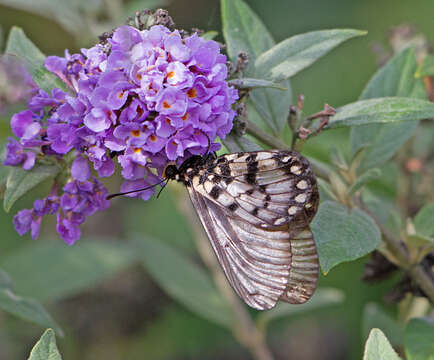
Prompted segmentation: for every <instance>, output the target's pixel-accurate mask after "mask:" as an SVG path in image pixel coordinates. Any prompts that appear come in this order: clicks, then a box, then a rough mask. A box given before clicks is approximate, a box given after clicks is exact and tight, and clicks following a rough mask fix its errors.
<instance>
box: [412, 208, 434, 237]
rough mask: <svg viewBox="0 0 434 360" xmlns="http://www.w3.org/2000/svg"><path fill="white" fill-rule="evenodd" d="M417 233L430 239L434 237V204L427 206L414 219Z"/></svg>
mask: <svg viewBox="0 0 434 360" xmlns="http://www.w3.org/2000/svg"><path fill="white" fill-rule="evenodd" d="M414 226H415V228H416V232H417V233H419V234H422V235H425V236H428V237H433V236H434V203H430V204H426V205H425V206H424V207H423V208H422V209H420V210H419V212H418V213H417V214H416V217H415V218H414Z"/></svg>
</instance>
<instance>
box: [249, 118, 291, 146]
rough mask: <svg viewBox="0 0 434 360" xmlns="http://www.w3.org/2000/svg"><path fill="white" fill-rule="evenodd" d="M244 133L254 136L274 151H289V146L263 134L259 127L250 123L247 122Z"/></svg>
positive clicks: (267, 134)
mask: <svg viewBox="0 0 434 360" xmlns="http://www.w3.org/2000/svg"><path fill="white" fill-rule="evenodd" d="M246 131H247V132H248V133H249V134H250V135H252V136H254V137H255V138H257V139H258V140H261V141H262V142H263V143H264V144H267V145H269V146H271V147H272V148H274V149H289V146H288V145H287V144H285V143H284V142H283V141H282V140H280V139H279V138H277V137H275V136H273V135H270V134H269V133H267V132H265V131H264V130H262V129H261V128H260V127H258V126H256V125H255V124H253V123H252V122H251V121H247V128H246Z"/></svg>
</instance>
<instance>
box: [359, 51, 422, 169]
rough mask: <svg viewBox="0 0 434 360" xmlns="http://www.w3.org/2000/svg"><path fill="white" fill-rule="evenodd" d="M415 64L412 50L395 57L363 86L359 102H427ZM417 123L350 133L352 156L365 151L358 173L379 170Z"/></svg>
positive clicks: (364, 128) (374, 126)
mask: <svg viewBox="0 0 434 360" xmlns="http://www.w3.org/2000/svg"><path fill="white" fill-rule="evenodd" d="M416 68H417V60H416V56H415V53H414V50H413V49H411V48H407V49H405V50H403V51H402V52H400V53H399V54H397V55H395V56H394V57H393V58H392V59H391V60H390V61H389V62H388V63H387V64H386V65H384V66H383V67H382V68H381V69H379V70H378V71H377V72H376V74H375V75H374V76H373V77H372V79H371V80H370V81H369V83H368V84H367V85H366V87H365V89H364V91H363V93H362V95H361V96H360V100H366V99H371V98H380V97H385V96H400V97H410V98H416V99H426V91H425V86H424V84H423V81H422V80H421V79H416V78H415V77H414V73H415V71H416ZM417 125H418V122H417V121H413V122H403V123H397V124H368V125H363V126H360V127H354V128H352V129H351V144H352V149H353V153H357V152H358V151H359V150H360V149H361V148H363V147H365V152H364V154H363V157H362V159H361V164H360V170H361V171H363V170H366V169H368V168H371V167H374V166H378V165H380V164H382V163H384V162H386V161H387V160H389V159H390V158H391V157H392V156H393V154H395V152H396V151H397V150H398V149H399V148H400V147H401V146H402V145H403V144H404V143H405V142H406V141H407V140H408V139H409V138H410V137H411V136H412V135H413V133H414V131H415V129H416V127H417Z"/></svg>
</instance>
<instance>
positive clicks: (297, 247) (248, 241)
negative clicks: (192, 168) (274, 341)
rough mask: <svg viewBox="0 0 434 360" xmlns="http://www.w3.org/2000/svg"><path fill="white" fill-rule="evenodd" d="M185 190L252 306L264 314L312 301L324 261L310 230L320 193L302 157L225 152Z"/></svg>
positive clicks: (234, 284) (224, 265)
mask: <svg viewBox="0 0 434 360" xmlns="http://www.w3.org/2000/svg"><path fill="white" fill-rule="evenodd" d="M187 176H188V172H187ZM187 187H188V189H189V193H190V197H191V200H192V202H193V205H194V206H195V208H196V210H197V212H198V214H199V217H200V219H201V222H202V224H203V226H204V228H205V230H206V232H207V234H208V237H209V238H210V240H211V244H212V246H213V248H214V251H215V253H216V255H217V258H218V260H219V262H220V264H221V265H222V268H223V270H224V272H225V274H226V277H227V278H228V280H229V282H230V283H231V285H232V287H233V288H234V289H235V291H236V292H237V294H238V295H239V296H240V297H241V298H242V299H243V300H244V301H245V302H246V303H247V304H248V305H250V306H251V307H253V308H256V309H259V310H264V309H270V308H272V307H274V305H275V304H276V302H277V301H278V300H279V299H282V300H284V301H287V302H290V303H303V302H305V301H306V300H308V299H309V298H310V297H311V296H312V294H313V292H314V290H315V288H316V281H317V273H318V257H317V254H316V249H315V243H314V241H313V236H312V233H311V232H310V230H309V227H308V225H309V222H310V221H311V219H312V217H313V215H314V213H315V211H316V207H317V203H318V191H317V188H316V183H315V179H314V177H313V175H312V172H311V170H310V167H309V164H308V163H307V161H306V160H305V159H304V158H302V157H301V156H300V155H299V154H297V153H294V152H289V151H259V152H253V153H237V154H229V155H224V156H221V157H219V158H217V159H216V160H215V161H213V162H212V163H211V164H207V166H205V167H204V168H203V169H201V170H200V171H199V172H198V173H195V174H194V176H191V177H190V178H189V185H187ZM301 200H303V201H301Z"/></svg>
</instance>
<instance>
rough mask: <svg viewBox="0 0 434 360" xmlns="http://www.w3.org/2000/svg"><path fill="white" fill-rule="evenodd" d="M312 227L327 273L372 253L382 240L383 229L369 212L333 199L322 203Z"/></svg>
mask: <svg viewBox="0 0 434 360" xmlns="http://www.w3.org/2000/svg"><path fill="white" fill-rule="evenodd" d="M311 228H312V232H313V234H314V238H315V243H316V246H317V250H318V256H319V260H320V265H321V269H322V271H323V273H324V274H327V273H328V272H329V271H330V269H331V268H333V267H334V266H336V265H338V264H340V263H342V262H345V261H351V260H355V259H358V258H360V257H362V256H364V255H366V254H368V253H370V252H371V251H373V250H374V249H376V248H377V247H378V246H379V245H380V241H381V233H380V230H379V229H378V227H377V225H376V224H375V222H374V221H373V220H372V219H371V218H370V217H369V216H368V215H367V214H365V213H364V212H363V211H361V210H359V209H348V208H346V207H345V206H344V205H341V204H339V203H336V202H332V201H324V202H323V203H322V204H321V205H320V207H319V209H318V213H317V214H316V216H315V218H314V220H313V222H312V225H311Z"/></svg>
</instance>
